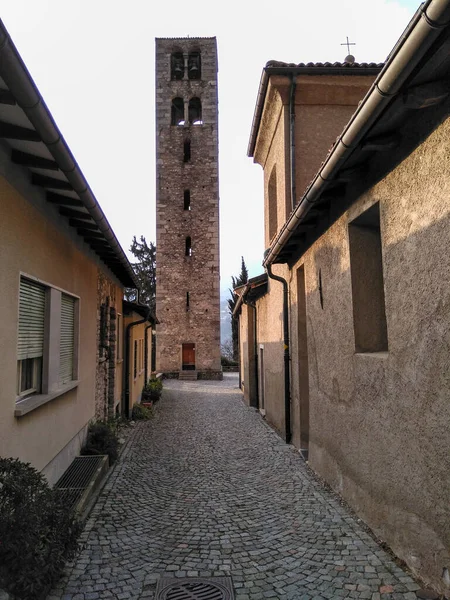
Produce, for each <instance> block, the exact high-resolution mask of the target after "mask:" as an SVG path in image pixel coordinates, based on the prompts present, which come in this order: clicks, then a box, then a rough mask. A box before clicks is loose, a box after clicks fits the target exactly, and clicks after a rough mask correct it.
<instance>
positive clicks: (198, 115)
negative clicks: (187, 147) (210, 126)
mask: <svg viewBox="0 0 450 600" xmlns="http://www.w3.org/2000/svg"><path fill="white" fill-rule="evenodd" d="M188 114H189V123H190V124H191V125H203V121H202V103H201V100H200V98H191V99H190V100H189V111H188Z"/></svg>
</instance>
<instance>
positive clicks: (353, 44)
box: [341, 35, 356, 54]
mask: <svg viewBox="0 0 450 600" xmlns="http://www.w3.org/2000/svg"><path fill="white" fill-rule="evenodd" d="M346 38H347V41H346V42H344V43H343V44H341V46H347V52H348V53H349V54H350V46H356V44H355V42H349V41H348V35H347V36H346Z"/></svg>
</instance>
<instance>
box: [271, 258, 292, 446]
mask: <svg viewBox="0 0 450 600" xmlns="http://www.w3.org/2000/svg"><path fill="white" fill-rule="evenodd" d="M266 271H267V274H268V276H269V277H270V278H271V279H275V280H276V281H279V282H280V283H282V284H283V338H284V339H283V341H284V428H285V440H286V444H290V443H291V373H290V364H289V362H290V359H289V315H288V308H289V298H288V284H287V281H286V279H284V278H283V277H280V276H279V275H274V273H272V265H271V264H270V263H269V264H267V265H266Z"/></svg>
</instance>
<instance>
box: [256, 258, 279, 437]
mask: <svg viewBox="0 0 450 600" xmlns="http://www.w3.org/2000/svg"><path fill="white" fill-rule="evenodd" d="M273 272H274V273H275V274H278V275H283V274H284V272H285V268H284V267H282V266H279V265H276V266H275V267H274V269H273ZM256 306H257V331H258V350H259V357H258V370H259V376H260V389H259V392H260V407H261V408H264V410H265V414H266V418H267V420H268V421H269V422H270V423H271V424H272V425H273V426H274V427H275V428H276V429H277V430H278V432H279V433H280V435H284V427H285V419H284V409H283V406H284V378H283V352H284V349H283V288H282V285H281V283H279V282H278V281H273V280H271V279H269V293H268V294H267V295H266V296H263V297H262V298H261V299H260V300H258V301H257V303H256ZM261 347H262V350H263V364H261ZM261 378H264V381H261ZM262 396H264V398H262ZM262 404H263V406H262Z"/></svg>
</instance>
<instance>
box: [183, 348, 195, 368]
mask: <svg viewBox="0 0 450 600" xmlns="http://www.w3.org/2000/svg"><path fill="white" fill-rule="evenodd" d="M182 355H183V356H182V368H183V371H195V344H183V351H182Z"/></svg>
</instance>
